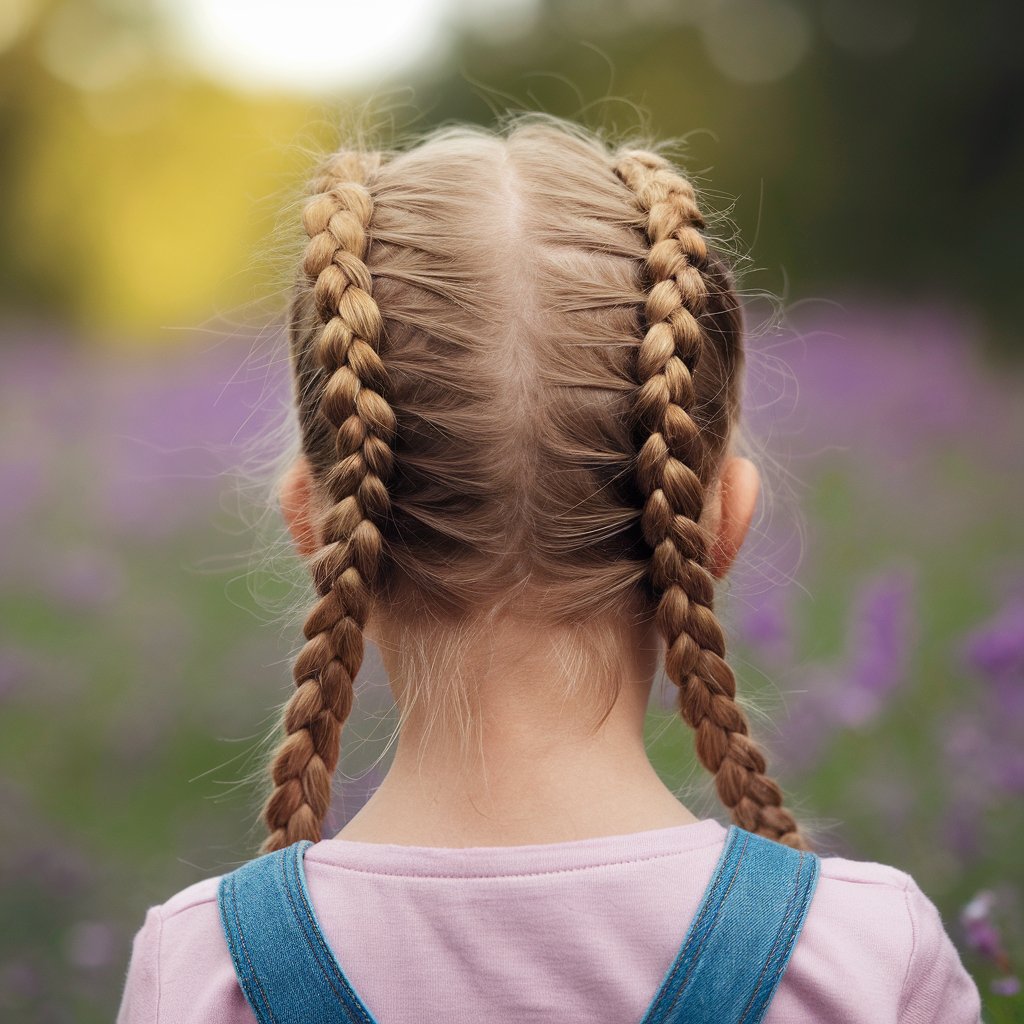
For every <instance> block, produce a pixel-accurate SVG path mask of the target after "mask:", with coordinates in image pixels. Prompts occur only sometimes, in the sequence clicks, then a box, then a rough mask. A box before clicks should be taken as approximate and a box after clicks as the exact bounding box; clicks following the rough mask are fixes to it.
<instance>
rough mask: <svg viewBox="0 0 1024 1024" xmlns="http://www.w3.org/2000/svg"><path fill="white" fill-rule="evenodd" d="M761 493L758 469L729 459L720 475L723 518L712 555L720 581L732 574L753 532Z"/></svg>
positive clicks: (735, 458) (747, 462)
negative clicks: (752, 526) (745, 541)
mask: <svg viewBox="0 0 1024 1024" xmlns="http://www.w3.org/2000/svg"><path fill="white" fill-rule="evenodd" d="M760 492H761V474H760V473H759V472H758V469H757V466H755V465H754V463H752V462H751V461H750V459H744V458H741V457H739V456H730V457H729V458H727V459H726V461H725V464H724V465H723V467H722V472H721V515H720V517H719V526H718V535H717V537H716V539H715V544H714V547H713V550H712V551H711V553H710V555H711V565H710V566H709V568H710V571H711V574H712V575H713V576H714V577H715V578H716V579H721V578H722V577H723V576H725V574H726V573H727V572H728V571H729V567H730V566H731V565H732V563H733V560H734V559H735V558H736V554H737V552H738V551H739V549H740V548H741V547H742V546H743V541H744V539H745V538H746V536H747V531H748V530H749V529H750V523H751V521H752V520H753V518H754V511H755V510H756V508H757V498H758V495H759V494H760Z"/></svg>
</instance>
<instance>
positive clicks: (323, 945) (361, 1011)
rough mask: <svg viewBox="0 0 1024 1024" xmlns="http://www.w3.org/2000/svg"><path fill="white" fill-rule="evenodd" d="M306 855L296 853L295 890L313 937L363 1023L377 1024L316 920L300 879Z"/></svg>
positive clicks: (329, 968) (300, 851)
mask: <svg viewBox="0 0 1024 1024" xmlns="http://www.w3.org/2000/svg"><path fill="white" fill-rule="evenodd" d="M304 855H305V851H304V850H298V849H297V850H296V851H295V855H294V857H293V863H292V868H293V870H294V872H295V878H296V881H297V883H298V884H297V885H296V887H295V889H296V891H297V892H298V894H299V897H300V899H301V900H302V906H303V909H304V910H305V912H306V917H307V919H308V920H309V925H310V929H311V930H312V932H313V936H314V938H315V939H316V941H317V943H318V944H319V946H320V949H321V951H322V953H323V958H324V961H325V963H326V965H327V968H328V970H330V971H331V972H332V973H333V974H334V975H335V978H336V979H337V981H338V983H339V984H340V985H341V987H342V988H343V989H344V991H345V992H346V994H347V995H348V996H349V998H350V999H351V1000H352V1003H353V1007H354V1010H355V1012H356V1013H357V1014H358V1015H359V1017H360V1018H361V1019H362V1020H363V1021H365V1022H366V1024H375V1022H374V1020H373V1017H372V1015H371V1014H370V1012H369V1010H368V1009H367V1008H366V1007H365V1006H364V1004H363V1001H362V1000H361V999H360V998H359V996H358V995H357V994H356V992H355V990H354V989H353V988H352V986H351V985H350V984H349V983H348V980H347V979H346V977H345V974H344V972H343V971H342V970H341V966H340V964H339V963H338V961H337V960H336V959H335V956H334V953H333V952H332V951H331V949H330V947H329V946H328V945H327V941H326V939H325V938H324V934H323V930H322V929H321V928H320V925H319V923H318V922H317V919H316V917H315V916H314V914H313V908H312V907H310V905H309V903H308V902H307V900H306V890H305V886H304V885H303V884H302V880H301V877H300V876H301V875H302V874H304V872H303V869H302V863H301V860H302V858H303V857H304Z"/></svg>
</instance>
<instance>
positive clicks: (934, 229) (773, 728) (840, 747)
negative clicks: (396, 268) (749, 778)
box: [0, 0, 1024, 1022]
mask: <svg viewBox="0 0 1024 1024" xmlns="http://www.w3.org/2000/svg"><path fill="white" fill-rule="evenodd" d="M1021 20H1022V14H1021V8H1020V6H1019V5H1015V4H1010V3H1008V2H1004V3H997V2H993V0H977V2H975V3H972V4H969V5H963V4H954V3H951V2H942V3H931V4H925V3H923V2H922V0H886V2H882V0H820V2H814V0H678V2H674V0H624V2H622V0H620V2H616V3H611V2H602V0H472V2H467V0H460V2H455V0H379V2H377V3H374V4H356V3H354V2H352V0H336V2H334V3H323V2H316V0H291V2H290V3H288V4H287V5H284V4H266V3H258V2H253V0H249V2H246V3H243V2H242V0H174V2H172V0H66V2H57V0H55V2H42V0H38V2H35V0H5V2H4V3H3V5H0V133H2V134H0V189H2V193H3V197H4V199H3V202H0V240H2V244H0V371H2V376H0V380H2V391H0V424H2V428H0V525H2V528H3V543H2V544H0V566H2V576H0V607H2V615H0V638H2V641H0V642H2V646H0V708H2V710H0V820H3V822H4V823H5V826H4V839H3V842H2V843H0V875H2V884H3V889H2V895H0V919H2V920H3V921H4V922H5V927H4V928H3V929H0V1016H2V1017H3V1018H4V1019H10V1020H38V1021H46V1022H49V1021H54V1022H56V1021H76V1022H77V1021H83V1022H91V1021H106V1020H111V1019H112V1018H113V1015H114V1012H115V1010H116V1007H117V1004H118V1001H119V998H120V992H121V985H122V984H123V978H124V972H125V968H126V965H127V958H128V954H129V947H130V943H131V938H132V935H133V934H134V932H135V930H136V929H137V928H138V927H139V926H140V925H141V923H142V918H143V916H144V913H145V910H146V908H147V906H149V905H150V904H152V903H158V902H162V901H163V900H165V899H167V898H168V897H169V896H170V895H171V894H172V893H173V892H175V891H177V890H178V889H180V888H181V887H183V886H185V885H187V884H189V883H191V882H193V881H196V880H198V879H200V878H203V877H207V876H209V875H213V874H219V873H220V872H222V871H225V870H230V868H232V867H234V866H236V865H237V864H238V863H240V862H241V861H242V860H244V859H246V858H248V857H249V856H251V855H252V854H253V852H254V851H255V847H256V845H257V844H258V842H259V840H260V838H261V834H260V831H259V828H258V827H257V825H256V824H255V818H256V814H257V812H258V806H259V799H258V797H259V794H258V793H257V792H256V790H255V788H254V787H253V785H252V784H251V779H252V778H253V777H254V776H255V777H258V776H259V773H260V771H261V770H262V764H263V757H264V754H265V751H266V749H267V746H268V738H269V739H272V738H273V732H274V729H275V728H276V723H277V712H278V708H279V706H280V704H281V702H283V701H284V700H285V699H286V698H287V696H288V693H289V688H290V686H291V682H290V679H291V676H290V658H291V656H292V655H293V654H294V653H295V651H296V650H297V648H298V642H299V640H300V639H301V629H300V626H301V619H302V616H303V614H304V612H305V609H306V607H307V602H308V600H309V599H310V594H309V591H308V589H307V588H306V582H305V580H304V578H303V574H302V570H301V567H299V566H297V565H296V563H295V560H294V559H293V558H292V557H291V555H290V551H289V548H288V545H287V543H286V541H285V539H284V536H283V533H282V526H281V523H280V520H279V519H278V517H277V513H276V510H275V508H274V507H273V503H272V500H271V499H272V484H273V480H274V478H275V474H276V473H277V471H278V470H279V469H280V468H281V467H282V465H283V464H282V461H281V460H282V458H283V457H284V454H285V453H286V451H287V448H288V446H289V445H290V443H291V434H290V432H289V431H290V422H289V418H288V401H289V397H290V395H289V381H288V378H287V355H286V349H285V347H284V342H283V338H282V336H281V333H280V326H281V321H282V318H283V315H284V305H283V303H284V294H285V288H286V285H287V282H288V280H289V277H290V275H291V273H292V263H291V262H290V261H291V260H292V259H293V258H294V257H295V255H296V254H297V253H298V252H299V250H300V247H301V239H300V229H299V221H298V216H297V212H296V210H297V207H296V203H297V201H298V199H299V197H300V196H301V194H302V189H303V186H304V182H305V176H306V174H307V173H308V171H309V170H310V168H311V166H312V163H313V161H314V160H315V159H316V157H317V155H318V154H320V153H321V152H322V151H323V150H324V149H325V148H328V147H331V146H333V145H335V144H336V143H337V142H338V140H339V138H341V135H340V134H339V133H340V132H342V131H344V130H346V129H348V128H350V127H352V126H354V125H369V126H371V127H372V128H373V130H374V131H376V132H378V133H379V134H380V137H381V140H382V141H385V142H386V141H387V139H388V138H389V137H390V135H392V134H394V133H401V132H403V131H405V132H408V131H420V130H423V129H426V128H429V127H431V126H432V125H434V124H437V123H439V122H442V121H447V120H451V119H465V120H470V121H474V122H480V123H491V122H492V119H493V117H494V115H495V113H500V112H503V111H506V110H516V109H541V110H547V111H549V112H551V113H555V114H559V115H563V116H568V117H573V118H575V119H578V120H580V121H582V122H583V123H585V124H587V125H589V126H591V127H594V128H600V129H601V130H604V131H607V132H609V133H612V134H615V133H627V132H629V131H631V130H633V129H646V130H649V131H650V132H651V133H652V134H654V135H656V136H657V137H659V138H660V137H675V138H678V139H679V140H681V141H684V142H685V152H686V164H685V165H686V167H687V168H688V170H689V171H690V172H691V174H692V175H693V176H694V177H695V178H696V180H697V182H698V184H699V185H702V186H703V188H704V191H705V195H706V197H707V199H708V201H709V202H710V203H711V204H713V205H714V206H716V207H717V208H718V209H719V211H721V213H722V214H723V215H724V216H726V217H727V218H728V220H729V223H731V224H732V225H734V226H735V228H736V230H737V232H738V234H737V236H736V238H737V241H736V245H737V255H738V258H739V260H740V265H739V270H740V271H741V273H742V282H741V283H742V284H743V287H744V290H745V295H746V297H747V301H748V305H749V309H748V313H749V317H748V321H749V324H750V327H751V338H750V342H749V356H748V361H749V375H748V381H747V397H748V410H747V412H748V418H747V427H748V431H749V434H750V436H751V438H752V439H753V440H754V442H755V444H756V445H757V446H758V450H759V452H760V456H759V460H760V462H761V466H762V472H763V473H764V474H765V476H766V478H767V487H766V491H765V501H764V504H763V508H762V510H761V513H760V514H759V516H758V519H757V521H756V523H755V527H754V531H753V536H752V537H751V541H750V544H749V546H748V547H747V548H746V549H745V551H744V552H743V554H742V556H741V559H740V563H739V564H738V565H737V567H736V570H735V572H734V574H733V576H732V578H731V579H730V580H729V581H728V583H727V584H726V585H725V586H724V587H723V590H722V595H721V599H720V605H719V607H720V611H721V614H722V618H723V621H724V622H725V624H726V627H727V629H728V635H729V642H730V645H731V658H732V663H733V665H734V666H735V668H736V670H737V674H738V676H739V679H740V687H741V691H742V692H743V694H744V695H745V699H746V700H747V701H748V703H749V707H750V708H751V713H752V715H753V716H754V728H755V730H756V732H757V734H758V736H759V737H760V738H761V739H762V740H763V741H764V742H765V744H766V746H767V748H768V750H769V752H770V755H771V762H770V763H771V766H772V768H773V769H774V770H775V773H776V774H777V776H778V777H779V778H780V780H781V782H782V783H783V785H784V786H785V788H786V790H787V793H788V794H789V800H790V803H791V805H792V806H793V807H794V809H795V810H796V811H797V812H798V813H799V814H800V815H801V816H802V817H803V818H805V819H806V820H808V821H809V822H810V823H812V824H813V825H815V826H816V827H817V828H818V829H819V833H818V834H819V835H820V837H821V844H822V852H823V853H826V854H840V855H844V856H848V857H854V858H857V859H862V860H877V861H882V862H885V863H891V864H895V865H896V866H898V867H900V868H902V869H904V870H906V871H909V872H911V873H912V874H913V875H914V876H915V878H917V880H918V881H919V883H920V885H921V886H922V888H923V889H924V890H925V891H926V892H927V893H928V894H929V895H930V896H931V897H932V899H933V900H934V901H935V902H936V903H937V904H938V906H939V908H940V910H941V911H942V914H943V919H944V921H945V923H946V925H947V928H948V929H949V931H950V933H951V935H952V936H953V937H954V940H955V942H956V944H957V946H958V948H959V949H960V951H961V955H962V956H963V959H964V962H965V964H966V965H967V966H968V968H969V969H970V970H971V972H972V973H973V974H974V976H975V977H976V978H977V980H978V984H979V987H980V988H981V991H982V993H983V997H984V999H985V1002H986V1011H985V1013H986V1020H988V1021H1010V1020H1020V1019H1021V1014H1022V1008H1024V1003H1022V997H1021V996H1020V995H1019V994H1018V993H1019V981H1018V980H1017V979H1018V973H1019V970H1020V967H1021V963H1022V959H1024V914H1022V910H1024V908H1022V885H1024V873H1022V868H1021V864H1022V860H1021V856H1020V843H1021V839H1022V837H1024V829H1022V825H1024V812H1022V802H1021V795H1022V792H1024V742H1022V741H1024V533H1022V530H1021V526H1020V516H1021V509H1022V507H1024V474H1022V470H1024V445H1022V441H1024V401H1022V398H1024V388H1022V380H1024V369H1022V363H1021V349H1022V345H1021V334H1020V329H1019V326H1018V315H1019V308H1020V298H1021V295H1020V285H1019V275H1020V259H1019V255H1018V249H1019V240H1020V238H1021V234H1022V227H1024V225H1022V223H1021V210H1022V205H1021V202H1020V187H1021V183H1022V181H1024V174H1022V172H1024V131H1022V125H1021V119H1022V112H1024V72H1022V66H1021V62H1020V59H1019V40H1020V38H1021V29H1022V25H1021ZM671 698H672V694H671V693H669V692H667V689H666V688H665V687H664V685H661V686H659V687H658V697H657V700H656V701H655V702H654V703H653V704H652V707H651V712H650V742H651V749H652V751H653V756H654V757H655V759H656V763H657V766H658V768H659V770H660V771H661V772H662V773H663V775H664V777H665V778H666V780H667V781H668V782H669V783H670V784H671V785H673V786H675V787H678V791H679V793H680V796H681V798H682V799H683V800H684V802H686V803H687V804H688V805H689V806H691V807H693V808H694V809H695V810H696V812H697V813H702V814H706V815H715V816H718V817H719V818H720V820H724V818H723V812H722V811H721V809H720V808H719V807H718V806H717V805H716V803H715V801H714V799H713V793H712V790H711V787H710V784H709V782H708V780H707V779H706V778H705V777H704V775H703V772H702V771H701V770H700V769H699V767H698V766H695V763H694V759H693V755H692V747H691V739H690V736H689V735H688V733H687V731H686V730H685V728H684V727H683V726H682V724H681V723H680V722H679V721H678V720H677V719H676V717H675V716H674V714H673V712H672V710H671V709H672V701H671ZM392 726H393V717H392V716H391V712H390V698H389V693H388V690H387V682H386V679H385V677H384V675H383V673H382V671H381V669H380V665H379V662H378V660H377V657H376V652H375V651H374V650H373V649H372V647H368V649H367V659H366V663H365V666H364V669H363V672H362V673H361V675H360V680H359V683H358V697H357V703H356V711H355V712H354V715H353V718H352V719H351V720H350V723H349V725H348V726H347V727H346V732H345V743H344V753H343V760H342V769H343V778H342V777H339V785H338V787H337V794H338V795H337V799H336V802H335V806H334V809H333V812H332V818H331V822H330V825H331V826H332V827H333V828H334V829H335V830H336V829H337V828H340V827H341V826H342V825H343V824H344V822H345V821H346V820H347V819H348V817H350V816H351V815H352V814H354V813H355V811H357V810H358V809H359V807H360V805H361V803H362V801H363V800H365V799H366V796H367V795H368V793H369V792H372V789H373V787H374V786H375V785H376V784H377V782H378V781H379V779H380V778H381V776H382V774H383V773H384V771H385V769H386V765H387V760H388V756H389V749H388V746H387V740H388V737H389V735H390V729H391V727H392Z"/></svg>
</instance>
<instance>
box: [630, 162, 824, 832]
mask: <svg viewBox="0 0 1024 1024" xmlns="http://www.w3.org/2000/svg"><path fill="white" fill-rule="evenodd" d="M613 170H614V172H615V174H616V175H617V176H618V178H619V179H620V180H621V181H622V182H623V183H624V184H625V185H626V186H627V187H628V188H629V189H630V190H631V191H632V192H633V194H634V196H635V199H636V203H637V205H638V206H639V208H640V210H641V212H642V213H643V215H644V217H645V219H646V221H645V231H646V235H647V238H648V240H649V241H650V246H651V248H650V251H649V252H648V253H647V257H646V264H647V271H648V274H649V280H650V288H649V291H648V293H647V297H646V304H645V310H644V314H645V323H646V333H645V335H644V338H643V341H642V342H641V344H640V346H639V349H638V353H637V363H636V373H637V382H638V384H639V387H638V390H637V395H636V401H635V406H634V418H635V420H636V426H637V429H638V430H639V431H641V436H644V437H645V439H644V441H643V443H642V444H641V445H640V448H639V453H638V460H637V479H638V484H639V486H640V489H641V491H642V493H643V496H644V508H643V515H642V520H641V525H642V530H643V534H644V538H645V540H646V541H647V544H648V545H649V546H650V548H651V551H652V555H651V562H650V567H649V576H650V580H651V583H652V584H653V586H654V588H655V591H656V592H657V594H658V608H657V612H656V620H657V624H658V628H659V630H660V632H661V633H662V635H663V636H664V638H665V643H666V654H665V669H666V672H667V674H668V676H669V678H670V679H672V681H673V682H674V683H675V684H676V685H677V686H678V687H679V691H680V693H679V708H680V712H681V714H682V716H683V718H684V720H685V721H686V723H687V724H688V725H689V726H690V727H691V728H692V729H694V730H695V732H696V750H697V756H698V758H699V759H700V761H701V763H702V764H703V765H704V767H705V768H707V769H708V771H710V772H711V773H712V775H713V776H714V779H715V788H716V790H717V792H718V796H719V798H720V799H721V800H722V802H723V804H724V805H725V806H726V807H728V808H729V811H730V814H731V816H732V820H733V821H734V822H735V823H736V824H737V825H739V826H740V827H741V828H745V829H747V830H748V831H751V832H755V833H757V834H759V835H763V836H767V837H768V838H770V839H775V840H777V841H779V842H782V843H784V844H785V845H787V846H791V847H794V848H796V849H808V848H809V846H808V842H807V839H806V837H805V836H804V835H803V833H801V831H800V830H799V827H798V825H797V823H796V820H795V819H794V817H793V815H792V814H791V813H790V812H789V811H788V810H787V809H785V808H784V807H783V806H782V791H781V790H780V788H779V786H778V784H777V783H776V782H775V781H774V780H773V779H771V778H769V777H768V776H767V775H765V768H766V764H765V757H764V754H763V753H762V752H761V750H760V748H759V747H758V746H757V744H756V743H755V742H754V740H753V739H752V738H751V737H750V735H749V726H748V723H747V718H746V715H745V714H744V712H743V710H742V708H741V707H740V706H739V704H738V703H737V702H736V678H735V676H734V674H733V672H732V669H731V668H730V667H729V665H728V664H727V663H726V661H725V640H724V636H723V632H722V627H721V625H720V624H719V622H718V618H717V617H716V615H715V613H714V611H713V607H714V577H713V575H712V573H711V571H710V570H709V568H708V560H709V559H708V550H707V541H706V538H705V534H704V532H703V531H702V529H701V527H700V526H699V525H698V522H697V521H698V519H699V518H700V516H701V512H702V510H703V507H704V501H705V497H704V484H703V483H702V480H701V478H700V476H699V475H698V472H699V467H701V466H702V465H703V461H702V460H703V458H704V456H705V451H704V442H703V440H702V436H701V431H700V429H699V427H698V425H697V423H696V422H695V421H694V419H693V410H694V407H695V402H696V392H695V388H694V378H693V373H694V369H695V367H696V366H697V364H698V362H699V361H700V359H701V355H702V352H703V351H704V347H705V345H710V344H711V341H710V340H709V339H708V337H707V336H706V334H705V331H704V328H702V326H701V322H700V318H701V315H702V314H704V313H706V312H707V311H708V305H709V288H708V280H707V274H708V267H709V259H710V255H709V250H708V245H707V242H706V239H705V237H704V235H703V234H702V229H703V228H704V227H705V222H704V218H703V216H702V214H701V212H700V209H699V207H698V205H697V199H696V193H695V191H694V188H693V185H692V184H691V183H690V182H689V181H688V180H687V179H686V178H685V177H683V176H682V175H681V174H680V173H679V172H678V171H677V170H675V169H674V168H673V167H672V166H671V164H669V162H668V161H667V160H665V159H664V158H663V157H661V156H659V155H657V154H654V153H651V152H648V151H646V150H637V149H625V150H620V151H619V152H618V153H617V154H616V155H615V158H614V162H613Z"/></svg>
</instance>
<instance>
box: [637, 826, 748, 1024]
mask: <svg viewBox="0 0 1024 1024" xmlns="http://www.w3.org/2000/svg"><path fill="white" fill-rule="evenodd" d="M740 830H741V831H743V845H742V846H741V847H740V849H739V854H738V855H737V857H736V863H735V866H734V867H733V869H732V877H731V878H730V879H729V884H728V885H727V886H726V889H725V892H724V893H723V894H722V898H721V900H719V903H718V909H717V910H716V911H715V919H714V920H713V921H712V923H711V925H710V926H709V928H708V931H707V933H706V934H705V936H703V938H701V939H700V941H699V943H698V945H697V947H696V948H695V949H694V950H693V956H692V958H691V959H690V964H689V967H688V968H687V970H686V975H685V976H684V978H683V981H682V984H681V985H680V986H679V991H678V992H676V994H675V996H674V997H673V999H672V1001H671V1002H670V1004H669V1006H668V1007H667V1008H666V1011H665V1012H666V1013H667V1014H670V1013H672V1011H673V1010H674V1009H675V1008H676V1006H677V1004H678V1002H679V1000H680V999H681V998H682V996H683V992H684V991H685V990H686V985H687V983H688V982H689V980H690V976H691V975H692V974H693V971H694V968H695V967H696V965H697V958H698V957H699V955H700V950H701V949H702V948H703V945H705V943H706V942H707V941H708V939H709V937H710V936H711V934H712V932H714V931H715V926H716V924H717V923H718V919H719V918H720V916H721V913H722V907H723V906H724V905H725V901H726V899H727V898H728V896H729V892H730V891H731V889H732V886H733V884H734V883H735V881H736V876H737V874H738V873H739V865H740V864H741V863H742V860H743V854H744V853H745V852H746V844H748V842H749V840H750V835H749V834H748V833H746V831H745V829H740ZM732 835H733V837H738V835H739V831H735V833H733V834H732ZM735 845H736V844H735V840H733V843H732V846H731V847H730V848H729V853H728V854H727V855H726V856H723V858H722V864H721V866H720V867H719V873H718V877H717V878H716V879H715V885H714V887H713V890H712V891H711V892H710V893H709V894H708V895H709V898H708V899H707V900H706V902H705V904H703V906H702V907H701V909H700V913H699V915H698V918H697V920H696V922H694V924H693V926H692V931H691V932H690V937H689V938H688V939H687V941H686V945H685V946H684V947H683V949H682V950H681V951H680V954H679V956H678V957H677V958H676V965H675V967H674V968H673V970H672V974H671V975H670V976H669V978H667V979H666V980H665V982H663V984H662V990H660V993H659V995H658V999H657V1002H655V1005H654V1007H652V1008H651V1013H654V1012H655V1009H656V1008H657V1007H658V1004H660V1002H663V1001H664V1000H665V999H667V998H668V997H669V995H668V990H669V989H670V988H671V987H672V985H671V982H672V980H673V979H674V978H675V976H676V975H677V974H678V973H679V972H680V971H681V970H682V968H683V964H684V962H685V959H686V956H687V952H688V950H689V947H690V945H691V944H692V943H693V942H695V941H696V939H697V932H698V931H699V924H700V921H701V920H702V919H703V918H705V916H706V915H707V913H708V912H709V911H710V910H711V906H712V904H713V903H714V902H715V896H717V892H718V889H719V887H720V882H721V877H722V873H723V872H724V870H725V864H726V862H727V861H728V859H729V855H731V852H732V850H733V849H735Z"/></svg>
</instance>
